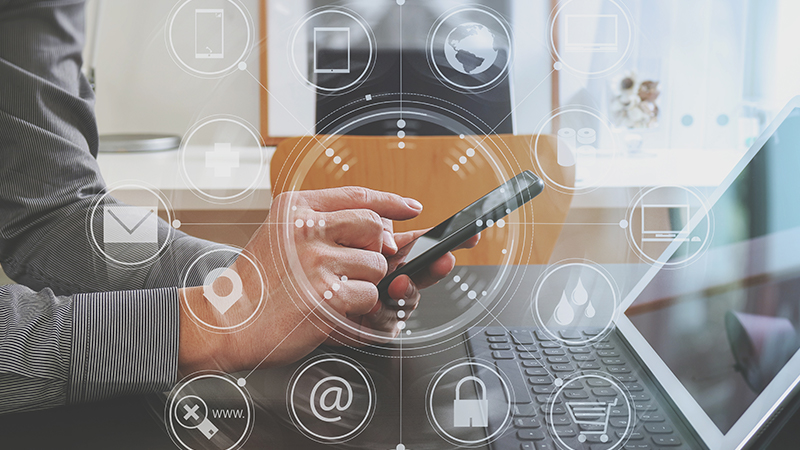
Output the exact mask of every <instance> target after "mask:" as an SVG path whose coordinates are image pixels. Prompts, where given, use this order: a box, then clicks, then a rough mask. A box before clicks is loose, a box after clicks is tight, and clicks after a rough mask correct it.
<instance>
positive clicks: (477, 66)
mask: <svg viewBox="0 0 800 450" xmlns="http://www.w3.org/2000/svg"><path fill="white" fill-rule="evenodd" d="M497 54H498V50H497V45H496V43H495V36H494V34H493V33H492V32H491V31H490V30H489V29H488V28H486V27H485V26H484V25H482V24H479V23H475V22H470V23H464V24H461V25H459V26H457V27H455V28H454V29H453V30H452V31H450V34H448V35H447V39H446V40H445V44H444V55H445V57H446V58H447V62H448V63H449V64H450V66H451V67H453V68H454V69H456V70H457V71H459V72H461V73H463V74H465V75H478V74H480V73H483V72H485V71H487V70H488V69H489V68H490V67H492V65H493V64H494V63H495V61H496V60H497Z"/></svg>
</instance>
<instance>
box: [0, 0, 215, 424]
mask: <svg viewBox="0 0 800 450" xmlns="http://www.w3.org/2000/svg"><path fill="white" fill-rule="evenodd" d="M83 9H84V2H83V0H48V1H37V0H0V264H2V266H3V269H4V270H5V272H6V273H7V274H8V275H9V276H10V277H11V278H12V279H14V280H15V281H16V282H18V283H19V285H14V286H4V287H0V413H2V412H11V411H24V410H31V409H40V408H47V407H52V406H56V405H61V404H65V403H74V402H85V401H94V400H99V399H103V398H108V397H112V396H117V395H126V394H138V393H145V392H154V391H162V390H166V389H169V387H170V386H171V384H172V383H174V382H175V379H176V373H177V372H176V370H177V358H178V342H179V339H178V329H179V315H178V309H179V298H178V290H177V288H176V286H179V285H180V272H181V270H182V269H183V268H184V267H185V266H186V265H187V264H188V263H189V262H190V260H191V258H193V257H195V256H196V255H197V254H199V253H200V252H202V251H203V250H207V249H208V247H209V246H212V245H214V244H211V243H209V242H206V241H202V240H199V239H195V238H192V237H189V236H187V235H185V234H183V233H179V232H178V233H174V234H173V239H172V241H171V242H170V245H169V246H168V247H167V250H166V251H165V253H164V254H163V255H162V256H161V258H160V259H159V260H158V261H156V262H154V263H153V264H151V265H149V266H143V267H138V268H120V267H118V266H116V265H114V264H110V263H109V262H108V261H107V260H105V259H104V258H102V257H101V256H100V255H99V254H98V252H96V251H95V249H94V248H93V247H92V246H91V244H90V241H89V239H88V237H87V215H86V211H87V210H89V209H90V208H91V205H92V202H93V199H94V198H96V196H97V195H99V194H100V193H102V192H103V190H104V188H105V183H104V181H103V179H102V177H101V175H100V171H99V167H98V165H97V161H96V159H95V158H96V156H97V144H98V135H97V124H96V120H95V117H94V94H93V92H92V90H91V88H90V86H89V84H88V82H87V81H86V79H85V78H84V77H83V76H81V74H80V67H81V63H82V61H81V49H82V46H83V41H82V40H83V25H84V24H83V21H84V11H83ZM109 201H111V202H114V201H115V200H113V199H109ZM158 227H159V228H158V233H159V239H162V238H163V236H164V235H165V234H166V233H167V229H168V225H167V224H166V223H164V222H163V221H159V223H158Z"/></svg>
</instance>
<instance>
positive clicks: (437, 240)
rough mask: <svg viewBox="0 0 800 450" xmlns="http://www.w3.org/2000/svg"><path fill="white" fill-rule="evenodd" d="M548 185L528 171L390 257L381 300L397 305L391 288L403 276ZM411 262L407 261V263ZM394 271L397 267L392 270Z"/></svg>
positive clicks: (413, 272) (500, 217)
mask: <svg viewBox="0 0 800 450" xmlns="http://www.w3.org/2000/svg"><path fill="white" fill-rule="evenodd" d="M543 189H544V183H542V180H540V179H539V177H537V176H536V175H534V173H533V172H531V171H530V170H526V171H524V172H522V173H520V174H519V175H517V176H515V177H514V178H512V179H510V180H508V181H507V182H505V183H503V184H502V185H500V186H499V187H497V188H496V189H494V190H493V191H491V192H489V193H488V194H486V195H484V196H483V197H481V198H480V199H478V200H477V201H475V202H474V203H472V204H471V205H469V206H467V207H466V208H464V209H462V210H461V211H459V212H457V213H455V214H454V215H453V216H451V217H450V218H449V219H447V220H445V221H444V222H442V223H440V224H439V225H437V226H435V227H434V228H432V229H431V230H430V231H428V232H427V233H425V234H423V235H422V236H420V237H419V238H417V239H416V240H414V241H412V242H411V243H409V244H407V245H405V246H403V247H402V248H401V249H399V250H398V252H397V254H395V255H394V256H392V257H391V258H389V271H390V272H389V274H388V275H386V277H384V279H383V280H381V282H380V283H379V284H378V292H379V293H380V298H381V301H383V302H384V303H385V304H387V305H391V306H396V303H395V301H394V300H392V299H391V298H390V297H389V294H388V290H389V285H390V284H391V283H392V281H394V279H395V278H397V277H398V276H400V275H408V276H411V275H414V274H415V273H417V272H419V271H420V270H422V269H424V268H426V267H428V266H429V265H430V264H432V263H433V262H435V261H436V260H437V259H439V258H441V257H442V256H444V255H446V254H447V252H449V251H452V250H453V249H455V248H456V247H458V246H459V245H461V244H463V243H464V242H466V241H467V240H469V239H470V238H471V237H473V236H475V235H476V234H478V233H480V232H481V231H483V230H485V229H486V228H488V227H489V225H488V224H489V223H492V222H497V221H498V220H500V219H502V218H503V217H505V216H507V215H509V214H511V212H512V211H515V210H516V209H518V208H519V207H521V206H522V205H524V204H525V203H527V202H529V201H531V200H532V199H533V198H534V197H536V196H537V195H539V194H540V193H541V192H542V190H543ZM406 261H407V262H406ZM392 268H395V269H394V270H392Z"/></svg>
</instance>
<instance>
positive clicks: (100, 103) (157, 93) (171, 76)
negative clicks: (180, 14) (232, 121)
mask: <svg viewBox="0 0 800 450" xmlns="http://www.w3.org/2000/svg"><path fill="white" fill-rule="evenodd" d="M94 1H96V0H93V1H91V2H90V4H89V6H88V7H89V8H91V7H92V5H93V3H94ZM258 2H259V0H242V3H243V4H244V5H245V6H246V7H247V8H248V10H249V12H250V15H251V16H252V17H253V19H255V20H256V26H257V19H258ZM175 3H176V2H173V1H164V0H104V1H103V3H102V5H101V10H100V26H99V32H98V37H99V40H98V50H97V58H96V76H97V117H98V123H99V127H100V133H101V134H108V133H145V132H158V133H172V134H177V135H180V136H182V135H183V134H184V133H185V132H186V131H187V130H188V129H189V128H190V127H191V126H192V125H193V124H194V123H196V122H197V121H198V120H199V119H202V118H203V117H206V116H210V115H214V114H232V115H236V116H239V117H241V118H243V119H245V120H247V121H248V122H250V123H252V124H253V125H255V126H258V124H259V105H260V103H259V102H260V98H259V92H260V87H259V84H258V82H257V81H256V80H254V79H253V78H252V77H251V76H250V75H248V74H247V73H245V72H239V71H237V72H235V73H233V74H231V75H229V76H227V77H225V78H223V79H221V80H207V79H201V78H197V77H194V76H192V75H189V74H187V73H186V72H184V71H183V70H181V69H180V68H179V67H178V66H177V65H176V64H175V63H174V62H173V61H172V59H171V58H170V56H169V53H168V51H167V46H166V43H165V40H164V27H165V24H166V21H167V17H168V15H169V13H170V11H171V10H172V7H173V6H174V5H175ZM89 19H90V20H89V23H90V24H91V14H90V17H89ZM247 63H248V66H249V67H250V68H251V69H250V70H251V71H253V73H254V74H255V75H256V76H258V67H259V63H258V52H257V51H254V52H253V53H252V54H251V55H250V58H249V59H248V61H247Z"/></svg>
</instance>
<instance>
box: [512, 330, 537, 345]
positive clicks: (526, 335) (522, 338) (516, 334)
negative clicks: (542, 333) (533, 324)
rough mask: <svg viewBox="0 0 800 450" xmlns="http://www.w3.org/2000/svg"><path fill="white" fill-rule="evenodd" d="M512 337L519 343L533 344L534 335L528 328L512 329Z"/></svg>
mask: <svg viewBox="0 0 800 450" xmlns="http://www.w3.org/2000/svg"><path fill="white" fill-rule="evenodd" d="M511 339H512V340H513V341H514V343H515V344H517V345H531V344H533V342H534V341H533V336H531V332H530V331H528V330H512V331H511Z"/></svg>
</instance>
